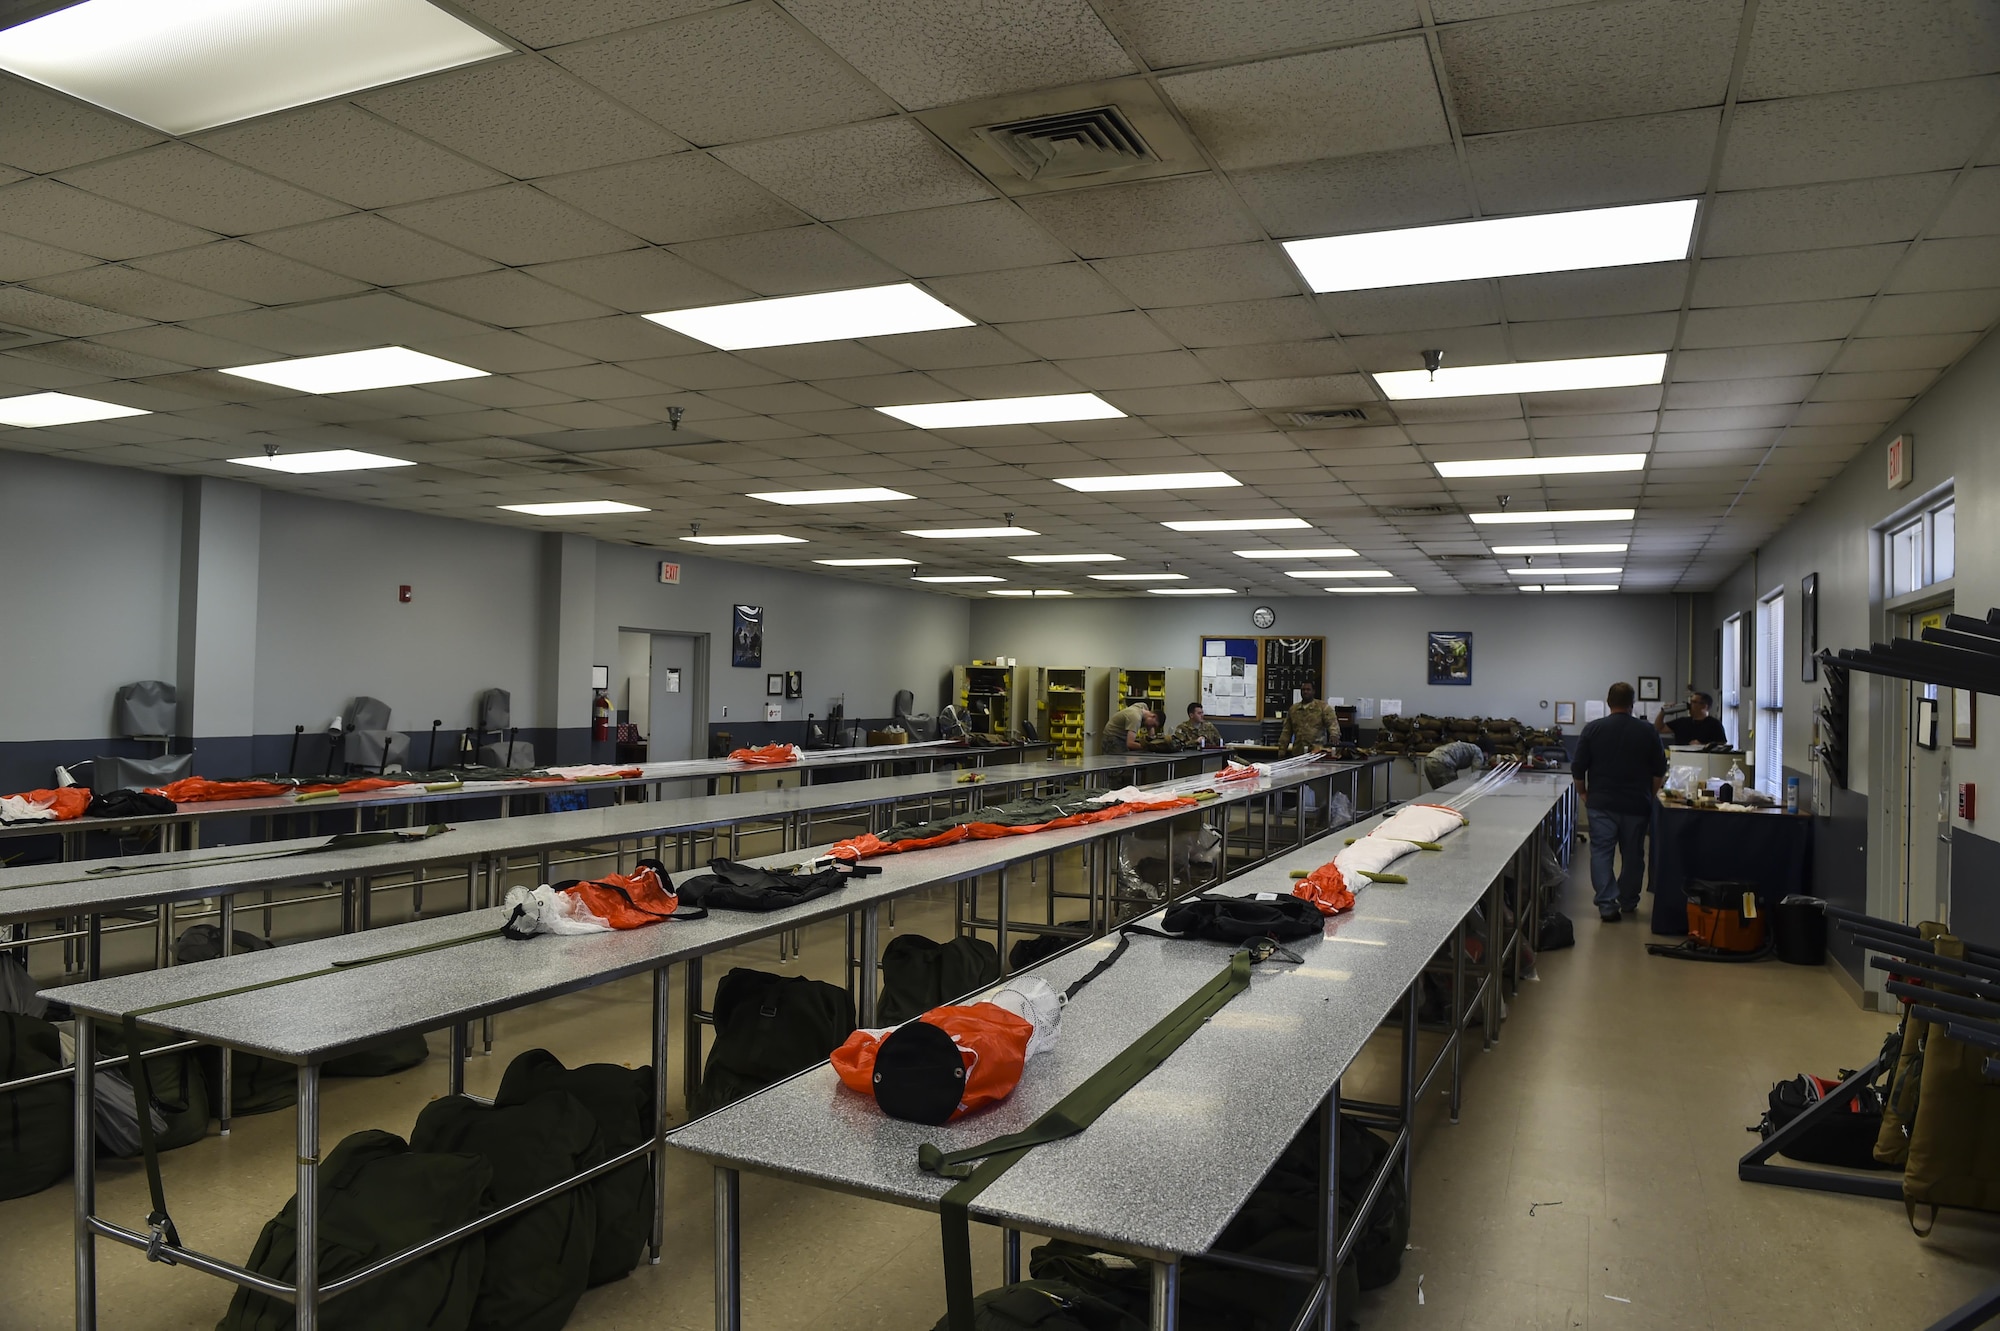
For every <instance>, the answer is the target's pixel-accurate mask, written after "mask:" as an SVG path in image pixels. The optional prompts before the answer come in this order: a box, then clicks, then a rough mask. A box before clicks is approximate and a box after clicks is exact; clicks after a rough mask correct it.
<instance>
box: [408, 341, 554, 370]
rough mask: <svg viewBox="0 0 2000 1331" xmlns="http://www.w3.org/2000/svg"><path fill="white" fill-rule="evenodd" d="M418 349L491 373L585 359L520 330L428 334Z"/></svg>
mask: <svg viewBox="0 0 2000 1331" xmlns="http://www.w3.org/2000/svg"><path fill="white" fill-rule="evenodd" d="M417 350H419V351H426V352H429V353H430V354H431V355H433V356H442V357H444V358H445V359H446V360H450V361H457V362H458V363H459V364H460V365H470V366H472V368H474V369H475V370H485V371H487V372H488V373H490V374H520V373H522V372H523V371H525V370H554V369H559V368H561V367H562V366H565V365H581V364H583V363H585V360H586V358H585V357H583V356H581V355H578V354H577V353H576V352H573V351H566V350H563V349H562V348H560V347H556V346H552V345H550V344H549V343H547V342H539V341H536V340H535V339H534V338H531V337H523V336H522V335H521V334H519V333H480V334H477V335H475V336H473V337H460V338H443V339H438V340H431V339H429V338H426V339H424V340H423V341H422V343H421V345H419V346H418V348H417Z"/></svg>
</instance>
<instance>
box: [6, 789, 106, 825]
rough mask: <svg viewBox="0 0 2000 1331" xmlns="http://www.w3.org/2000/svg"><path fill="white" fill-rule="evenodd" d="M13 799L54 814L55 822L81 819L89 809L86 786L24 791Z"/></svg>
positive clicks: (88, 794) (88, 796)
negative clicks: (21, 800) (26, 802)
mask: <svg viewBox="0 0 2000 1331" xmlns="http://www.w3.org/2000/svg"><path fill="white" fill-rule="evenodd" d="M10 798H13V799H24V800H26V801H28V803H30V804H33V805H36V806H38V807H40V808H44V809H48V810H50V811H51V812H52V813H54V814H55V821H57V822H59V823H66V822H68V821H69V820H70V819H72V818H81V817H83V811H84V810H85V809H88V808H89V807H90V789H89V787H87V786H64V787H63V788H62V789H60V790H24V791H22V792H21V793H20V794H19V795H16V796H11V797H10Z"/></svg>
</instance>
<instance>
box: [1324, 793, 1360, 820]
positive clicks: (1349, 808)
mask: <svg viewBox="0 0 2000 1331" xmlns="http://www.w3.org/2000/svg"><path fill="white" fill-rule="evenodd" d="M1326 816H1327V825H1328V826H1329V827H1345V826H1347V825H1348V824H1349V823H1351V822H1353V821H1354V801H1352V800H1350V799H1348V798H1347V792H1346V791H1344V790H1336V791H1334V792H1333V803H1332V804H1331V805H1330V806H1329V807H1328V809H1327V815H1326Z"/></svg>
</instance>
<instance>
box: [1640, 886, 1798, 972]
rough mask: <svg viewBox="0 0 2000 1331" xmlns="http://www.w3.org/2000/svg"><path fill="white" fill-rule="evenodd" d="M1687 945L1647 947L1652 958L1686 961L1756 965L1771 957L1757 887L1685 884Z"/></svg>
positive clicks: (1684, 943)
mask: <svg viewBox="0 0 2000 1331" xmlns="http://www.w3.org/2000/svg"><path fill="white" fill-rule="evenodd" d="M1686 891H1687V928H1688V936H1687V941H1686V942H1683V943H1679V944H1676V945H1674V946H1671V947H1669V946H1665V945H1662V944H1658V943H1654V944H1649V945H1648V946H1647V948H1646V950H1647V951H1648V952H1650V953H1652V954H1653V955H1654V956H1656V957H1680V958H1682V959H1684V960H1689V961H1758V960H1761V959H1762V958H1764V957H1767V956H1769V955H1770V953H1771V945H1770V940H1769V939H1768V938H1767V937H1766V935H1765V929H1764V913H1763V910H1762V908H1761V907H1760V906H1759V905H1758V902H1757V884H1755V883H1740V882H1714V881H1711V880H1709V879H1706V878H1690V879H1688V880H1687V886H1686Z"/></svg>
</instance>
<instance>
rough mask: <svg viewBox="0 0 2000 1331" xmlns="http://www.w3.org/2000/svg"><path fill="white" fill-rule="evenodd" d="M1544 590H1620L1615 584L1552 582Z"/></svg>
mask: <svg viewBox="0 0 2000 1331" xmlns="http://www.w3.org/2000/svg"><path fill="white" fill-rule="evenodd" d="M1542 590H1543V591H1545V592H1615V591H1617V590H1618V584H1617V583H1615V582H1570V583H1560V584H1558V583H1553V582H1551V583H1549V584H1548V585H1547V586H1545V587H1543V588H1542Z"/></svg>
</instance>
